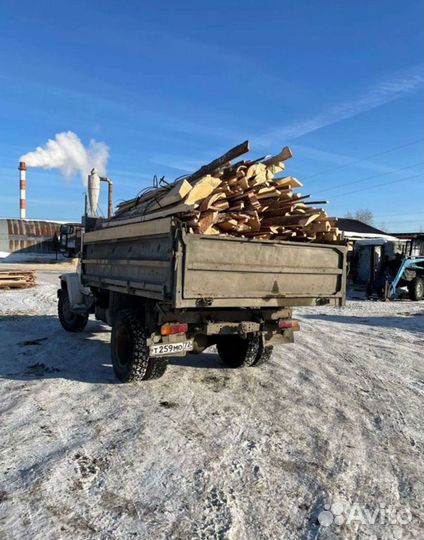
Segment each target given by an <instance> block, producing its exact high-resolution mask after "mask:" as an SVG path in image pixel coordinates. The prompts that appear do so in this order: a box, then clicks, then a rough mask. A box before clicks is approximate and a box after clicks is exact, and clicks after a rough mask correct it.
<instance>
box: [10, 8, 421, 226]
mask: <svg viewBox="0 0 424 540" xmlns="http://www.w3.org/2000/svg"><path fill="white" fill-rule="evenodd" d="M400 7H401V9H400ZM423 15H424V14H423V3H422V1H421V0H408V2H403V3H402V4H401V5H400V4H399V1H393V0H385V1H384V2H382V1H381V0H379V1H373V0H371V1H363V0H360V1H359V2H343V1H340V0H338V1H336V0H334V1H333V0H322V1H320V2H317V1H310V0H309V1H307V0H298V1H297V2H293V1H291V2H288V1H281V0H279V1H277V0H273V1H262V2H258V1H248V0H245V1H244V2H238V1H235V0H227V1H222V0H215V1H214V2H201V1H199V0H197V1H195V0H193V1H185V0H181V1H179V2H170V1H162V2H161V1H158V2H145V1H135V0H132V1H127V2H122V1H120V2H118V1H109V0H103V1H102V2H100V1H96V0H90V1H82V0H73V1H72V2H65V1H62V0H56V1H54V2H53V1H45V0H38V1H37V2H33V1H31V2H30V1H27V0H20V1H19V2H16V1H14V0H2V2H1V4H0V63H1V69H0V126H1V129H0V216H2V217H16V216H17V214H18V188H19V185H18V173H17V162H18V160H19V157H20V156H21V155H22V154H25V153H26V152H28V151H31V150H33V149H35V147H36V146H38V145H42V144H44V143H45V142H46V141H47V140H48V139H49V138H53V137H54V135H55V134H56V133H58V132H61V131H67V130H72V131H74V132H75V133H77V134H78V135H79V136H80V137H81V139H82V140H83V142H84V143H85V144H88V143H89V141H90V139H93V138H94V139H96V140H98V141H104V142H105V143H107V144H108V145H109V147H110V160H109V167H108V174H109V176H111V177H112V178H113V179H114V183H115V194H116V200H122V199H126V198H130V197H133V196H134V195H135V194H136V193H137V192H138V191H140V190H141V189H142V188H143V187H146V186H147V185H149V184H150V183H151V180H152V177H153V175H154V174H157V175H158V176H162V175H165V177H166V178H167V179H169V180H172V179H174V178H175V177H177V176H180V175H181V174H184V173H185V172H189V171H191V170H193V169H196V168H197V167H198V166H200V165H201V164H203V163H204V162H207V161H209V160H211V159H213V158H214V157H216V156H217V155H219V154H220V153H223V152H224V151H226V150H227V149H228V148H230V147H231V146H234V145H236V144H237V143H239V142H241V141H243V140H245V139H249V140H250V141H251V143H252V147H253V151H252V153H251V154H252V156H256V157H258V156H260V155H263V154H268V153H274V152H278V151H279V150H280V149H281V147H282V146H284V145H289V146H290V147H291V148H292V149H293V151H294V154H295V157H294V158H293V159H292V160H291V161H289V162H287V173H288V174H290V175H293V176H296V177H298V178H299V179H301V180H303V181H304V184H305V187H304V188H303V190H302V192H303V193H312V194H313V199H322V198H326V199H329V200H330V201H331V203H330V205H329V212H330V213H331V214H332V215H339V216H343V215H344V214H345V213H346V212H348V211H355V210H356V209H358V208H361V207H366V208H370V209H371V210H373V212H374V214H375V216H376V224H377V225H380V226H381V225H382V224H384V225H385V227H386V229H387V230H389V231H392V232H393V231H395V230H396V231H402V230H403V231H406V230H417V229H419V228H420V227H421V226H422V225H423V195H424V185H423V174H422V172H423V161H424V159H423V144H424V143H423V112H424V111H423V99H422V94H423V25H422V21H423ZM83 191H84V187H83V184H82V182H81V178H79V177H75V178H74V179H73V180H72V181H69V180H68V181H66V180H64V179H63V178H62V177H61V175H60V174H59V173H58V172H56V171H45V170H41V169H31V170H30V171H29V173H28V216H29V217H33V218H44V219H62V220H75V219H78V218H79V216H80V215H81V213H82V207H83V203H82V194H83Z"/></svg>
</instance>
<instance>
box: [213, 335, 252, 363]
mask: <svg viewBox="0 0 424 540" xmlns="http://www.w3.org/2000/svg"><path fill="white" fill-rule="evenodd" d="M216 348H217V349H218V354H219V356H220V358H221V360H222V361H223V362H224V363H225V364H227V366H229V367H232V368H238V367H248V366H253V365H254V364H255V362H256V360H257V356H258V351H259V337H258V336H252V335H250V336H248V337H247V338H245V339H243V338H241V337H240V336H238V335H230V336H220V337H219V339H218V342H217V344H216Z"/></svg>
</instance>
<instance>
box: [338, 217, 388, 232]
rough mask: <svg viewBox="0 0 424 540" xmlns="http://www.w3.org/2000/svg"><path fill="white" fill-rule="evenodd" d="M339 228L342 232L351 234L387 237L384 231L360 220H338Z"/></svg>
mask: <svg viewBox="0 0 424 540" xmlns="http://www.w3.org/2000/svg"><path fill="white" fill-rule="evenodd" d="M337 227H338V228H339V229H340V230H341V231H345V232H351V233H360V234H361V233H365V234H375V235H376V236H380V235H387V233H385V232H384V231H382V230H380V229H377V228H376V227H372V225H368V223H364V222H363V221H359V219H348V218H338V219H337Z"/></svg>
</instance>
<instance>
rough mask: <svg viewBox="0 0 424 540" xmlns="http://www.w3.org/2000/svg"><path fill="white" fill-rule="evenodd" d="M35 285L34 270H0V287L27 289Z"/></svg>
mask: <svg viewBox="0 0 424 540" xmlns="http://www.w3.org/2000/svg"><path fill="white" fill-rule="evenodd" d="M34 285H35V272H33V271H31V270H28V271H9V270H5V271H3V270H2V271H0V289H28V288H29V287H34Z"/></svg>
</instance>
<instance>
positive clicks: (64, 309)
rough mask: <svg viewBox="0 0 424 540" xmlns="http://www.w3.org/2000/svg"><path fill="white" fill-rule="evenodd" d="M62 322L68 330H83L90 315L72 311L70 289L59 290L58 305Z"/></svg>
mask: <svg viewBox="0 0 424 540" xmlns="http://www.w3.org/2000/svg"><path fill="white" fill-rule="evenodd" d="M57 311H58V315H59V321H60V324H61V325H62V326H63V328H64V329H65V330H67V331H68V332H82V330H84V328H85V327H86V326H87V322H88V315H80V314H78V313H74V312H73V311H71V303H70V301H69V296H68V291H67V290H66V289H61V290H60V291H59V303H58V306H57Z"/></svg>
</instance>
